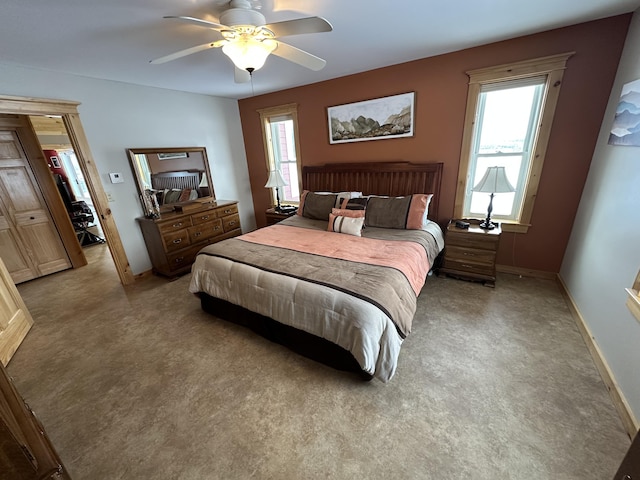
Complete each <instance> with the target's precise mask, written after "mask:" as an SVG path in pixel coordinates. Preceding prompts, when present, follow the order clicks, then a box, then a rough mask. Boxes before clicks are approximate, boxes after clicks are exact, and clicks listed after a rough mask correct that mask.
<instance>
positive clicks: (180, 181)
mask: <svg viewBox="0 0 640 480" xmlns="http://www.w3.org/2000/svg"><path fill="white" fill-rule="evenodd" d="M199 185H200V173H198V172H187V171H183V172H163V173H152V174H151V186H152V187H153V188H155V189H156V190H163V189H165V188H168V189H176V190H184V189H185V188H189V189H191V190H197V189H198V186H199Z"/></svg>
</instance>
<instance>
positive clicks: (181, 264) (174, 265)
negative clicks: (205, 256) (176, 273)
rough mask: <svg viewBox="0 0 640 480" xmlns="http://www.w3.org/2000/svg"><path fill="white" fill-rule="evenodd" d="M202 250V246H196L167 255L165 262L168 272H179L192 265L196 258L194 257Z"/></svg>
mask: <svg viewBox="0 0 640 480" xmlns="http://www.w3.org/2000/svg"><path fill="white" fill-rule="evenodd" d="M201 248H202V245H198V246H195V247H191V248H187V249H185V250H182V251H180V252H176V253H173V254H170V255H167V261H168V262H169V269H170V270H180V269H182V268H185V267H188V266H189V265H191V264H192V263H193V261H194V260H195V258H196V255H197V254H198V252H199V251H200V249H201Z"/></svg>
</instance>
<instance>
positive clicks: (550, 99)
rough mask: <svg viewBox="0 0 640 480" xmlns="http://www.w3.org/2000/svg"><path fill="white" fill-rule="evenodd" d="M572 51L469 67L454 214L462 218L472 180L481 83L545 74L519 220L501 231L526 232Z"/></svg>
mask: <svg viewBox="0 0 640 480" xmlns="http://www.w3.org/2000/svg"><path fill="white" fill-rule="evenodd" d="M574 54H575V52H568V53H561V54H558V55H551V56H549V57H542V58H535V59H531V60H524V61H521V62H516V63H509V64H504V65H498V66H495V67H488V68H481V69H477V70H470V71H468V72H466V73H467V75H468V76H469V90H468V93H467V110H466V113H465V119H464V132H463V136H462V148H461V151H460V167H459V170H458V184H457V188H456V199H455V203H454V217H455V218H462V216H463V208H464V201H465V195H466V192H467V188H468V183H469V182H470V181H471V177H470V175H469V165H470V161H471V149H472V141H473V133H474V126H475V123H476V116H477V110H478V99H479V94H480V89H481V87H482V85H485V84H490V83H496V82H504V81H508V80H516V79H520V78H527V77H535V76H540V75H546V76H547V81H546V85H545V91H544V94H543V95H544V99H543V102H542V112H541V113H540V123H539V128H538V131H537V137H536V139H535V141H534V146H533V150H532V156H531V162H530V168H529V175H528V179H527V186H526V189H525V191H524V199H523V203H522V210H521V213H520V220H519V221H518V222H511V221H509V222H503V223H502V230H503V231H507V232H517V233H526V232H527V231H528V230H529V227H530V226H531V216H532V214H533V207H534V203H535V198H536V195H537V192H538V185H539V182H540V174H541V173H542V167H543V165H544V159H545V155H546V152H547V145H548V143H549V136H550V133H551V125H552V124H553V117H554V114H555V110H556V105H557V103H558V97H559V95H560V87H561V85H562V77H563V75H564V70H565V69H566V64H567V60H569V58H570V57H571V56H572V55H574Z"/></svg>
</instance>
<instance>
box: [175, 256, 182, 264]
mask: <svg viewBox="0 0 640 480" xmlns="http://www.w3.org/2000/svg"><path fill="white" fill-rule="evenodd" d="M183 260H184V257H178V258H176V259H175V260H174V262H176V263H180V262H182V261H183Z"/></svg>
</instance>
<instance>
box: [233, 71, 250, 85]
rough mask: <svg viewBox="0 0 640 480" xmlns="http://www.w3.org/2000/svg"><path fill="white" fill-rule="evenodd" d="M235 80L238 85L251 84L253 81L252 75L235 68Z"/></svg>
mask: <svg viewBox="0 0 640 480" xmlns="http://www.w3.org/2000/svg"><path fill="white" fill-rule="evenodd" d="M233 80H234V81H235V82H236V83H249V82H250V81H251V74H250V73H249V72H247V71H246V70H240V69H239V68H238V67H235V69H234V72H233Z"/></svg>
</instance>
